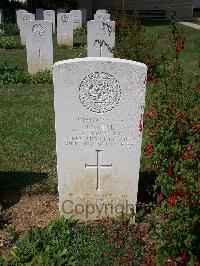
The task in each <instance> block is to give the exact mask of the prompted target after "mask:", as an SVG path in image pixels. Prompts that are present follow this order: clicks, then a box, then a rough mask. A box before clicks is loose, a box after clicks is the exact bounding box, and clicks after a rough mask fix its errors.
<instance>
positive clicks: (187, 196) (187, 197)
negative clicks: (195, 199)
mask: <svg viewBox="0 0 200 266" xmlns="http://www.w3.org/2000/svg"><path fill="white" fill-rule="evenodd" d="M190 198H191V194H190V190H189V188H188V189H187V193H186V199H190Z"/></svg>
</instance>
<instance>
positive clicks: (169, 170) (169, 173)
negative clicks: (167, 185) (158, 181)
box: [168, 167, 172, 176]
mask: <svg viewBox="0 0 200 266" xmlns="http://www.w3.org/2000/svg"><path fill="white" fill-rule="evenodd" d="M168 176H172V168H171V167H169V168H168Z"/></svg>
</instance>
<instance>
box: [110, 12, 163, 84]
mask: <svg viewBox="0 0 200 266" xmlns="http://www.w3.org/2000/svg"><path fill="white" fill-rule="evenodd" d="M114 20H115V21H116V44H115V48H114V55H115V57H118V58H125V59H128V60H133V61H138V62H143V63H144V64H146V65H147V66H148V76H149V79H150V78H152V77H154V76H156V77H157V76H160V71H159V64H160V58H159V57H157V56H156V55H155V54H154V52H153V49H152V47H154V46H156V45H157V42H158V39H157V38H156V37H154V36H151V37H148V36H147V35H146V34H145V27H144V26H143V25H142V24H141V23H140V21H139V19H138V16H137V13H135V14H133V15H132V16H129V15H123V16H121V15H115V16H114Z"/></svg>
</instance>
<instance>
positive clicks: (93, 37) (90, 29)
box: [87, 20, 115, 57]
mask: <svg viewBox="0 0 200 266" xmlns="http://www.w3.org/2000/svg"><path fill="white" fill-rule="evenodd" d="M114 45H115V22H114V21H108V20H106V21H101V20H91V21H88V22H87V55H88V56H89V57H113V52H112V49H113V48H114Z"/></svg>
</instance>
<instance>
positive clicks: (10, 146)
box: [0, 22, 199, 193]
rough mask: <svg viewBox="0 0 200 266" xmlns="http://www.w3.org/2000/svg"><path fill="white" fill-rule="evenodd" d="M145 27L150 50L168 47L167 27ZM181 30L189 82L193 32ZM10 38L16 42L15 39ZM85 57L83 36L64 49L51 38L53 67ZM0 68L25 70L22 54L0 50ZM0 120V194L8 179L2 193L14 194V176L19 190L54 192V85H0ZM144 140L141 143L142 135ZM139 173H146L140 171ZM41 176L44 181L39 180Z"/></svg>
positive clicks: (194, 70) (195, 63) (195, 57)
mask: <svg viewBox="0 0 200 266" xmlns="http://www.w3.org/2000/svg"><path fill="white" fill-rule="evenodd" d="M145 26H146V32H147V34H148V35H151V34H153V35H154V36H161V40H160V41H159V43H158V47H154V49H155V51H156V52H159V51H160V50H161V48H163V47H165V46H166V45H167V43H168V34H169V33H168V32H169V25H168V23H167V22H160V23H158V22H148V23H145ZM183 30H184V32H185V35H186V44H185V47H186V49H185V51H184V52H183V54H182V55H181V63H182V66H183V68H184V70H185V73H184V75H185V77H186V79H190V78H194V77H195V76H198V75H199V39H198V34H197V33H198V31H197V30H195V29H191V28H188V27H183ZM15 38H16V41H17V42H18V43H19V36H15ZM85 56H86V36H83V35H82V36H75V47H74V48H68V49H62V48H59V47H57V45H56V40H55V36H54V61H55V62H56V61H58V60H64V59H69V58H75V57H85ZM4 63H7V64H8V65H10V66H18V67H20V68H23V69H27V63H26V51H25V49H24V48H23V49H18V50H7V51H6V50H0V64H4ZM0 121H1V126H0V136H1V142H0V145H1V147H0V150H1V153H0V176H1V178H0V187H1V188H0V190H1V189H2V191H5V180H7V182H6V188H7V190H12V191H16V176H17V178H18V179H17V180H18V182H17V187H18V189H19V190H20V188H21V189H22V190H23V191H28V192H34V193H37V192H41V191H44V192H45V191H48V192H50V191H52V192H54V191H56V155H55V131H54V110H53V85H52V84H45V85H38V84H37V85H33V84H32V85H13V84H10V85H4V86H1V87H0ZM143 138H144V140H145V139H146V136H145V134H144V136H143ZM141 171H142V172H145V169H141ZM16 173H17V174H16ZM40 174H42V176H43V177H45V178H40ZM34 178H35V179H34ZM46 179H48V182H47V181H46ZM8 180H9V181H8ZM30 180H32V181H30ZM34 180H35V182H34ZM38 180H39V182H38Z"/></svg>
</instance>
